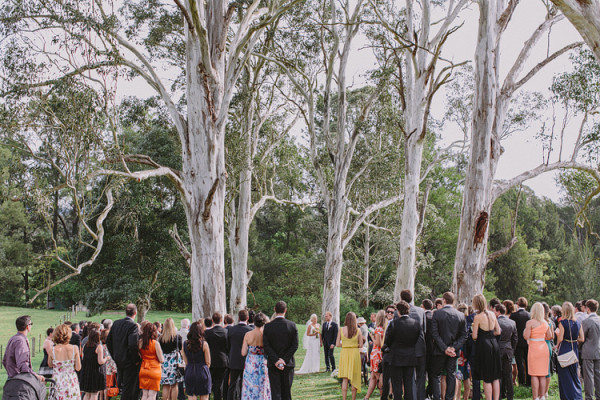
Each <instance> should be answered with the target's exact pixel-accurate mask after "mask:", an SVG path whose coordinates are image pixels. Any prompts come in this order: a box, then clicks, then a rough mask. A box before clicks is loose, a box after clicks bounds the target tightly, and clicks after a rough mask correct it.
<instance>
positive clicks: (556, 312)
mask: <svg viewBox="0 0 600 400" xmlns="http://www.w3.org/2000/svg"><path fill="white" fill-rule="evenodd" d="M551 310H552V320H553V321H554V325H556V326H558V323H559V322H560V320H561V318H562V309H561V307H560V306H559V305H558V304H555V305H553V306H552V308H551Z"/></svg>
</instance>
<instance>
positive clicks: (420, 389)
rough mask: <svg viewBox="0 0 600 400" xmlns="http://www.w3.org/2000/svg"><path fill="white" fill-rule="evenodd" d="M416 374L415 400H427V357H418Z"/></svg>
mask: <svg viewBox="0 0 600 400" xmlns="http://www.w3.org/2000/svg"><path fill="white" fill-rule="evenodd" d="M415 373H416V374H417V377H416V385H417V386H416V392H415V398H416V399H417V400H425V398H426V397H427V395H426V394H425V381H426V378H427V367H426V364H425V356H423V357H417V366H416V367H415ZM394 396H395V395H394Z"/></svg>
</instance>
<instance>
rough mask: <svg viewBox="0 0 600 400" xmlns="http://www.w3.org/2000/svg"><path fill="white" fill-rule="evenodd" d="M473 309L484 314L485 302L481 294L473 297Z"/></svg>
mask: <svg viewBox="0 0 600 400" xmlns="http://www.w3.org/2000/svg"><path fill="white" fill-rule="evenodd" d="M473 308H474V309H475V310H477V312H479V313H484V312H485V309H486V308H487V301H486V300H485V297H484V296H483V295H482V294H481V293H480V294H476V295H475V296H473Z"/></svg>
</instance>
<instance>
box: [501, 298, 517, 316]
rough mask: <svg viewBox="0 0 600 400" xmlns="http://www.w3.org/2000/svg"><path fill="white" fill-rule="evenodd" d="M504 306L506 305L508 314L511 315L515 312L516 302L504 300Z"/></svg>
mask: <svg viewBox="0 0 600 400" xmlns="http://www.w3.org/2000/svg"><path fill="white" fill-rule="evenodd" d="M502 304H503V305H504V307H506V315H510V314H512V313H514V312H515V303H513V301H512V300H504V301H503V302H502Z"/></svg>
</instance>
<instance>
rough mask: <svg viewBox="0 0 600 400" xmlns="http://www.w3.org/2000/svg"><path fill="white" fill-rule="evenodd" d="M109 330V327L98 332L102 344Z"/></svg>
mask: <svg viewBox="0 0 600 400" xmlns="http://www.w3.org/2000/svg"><path fill="white" fill-rule="evenodd" d="M109 332H110V330H109V329H102V331H101V332H100V342H102V344H106V339H108V333H109ZM88 340H89V339H88Z"/></svg>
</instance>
